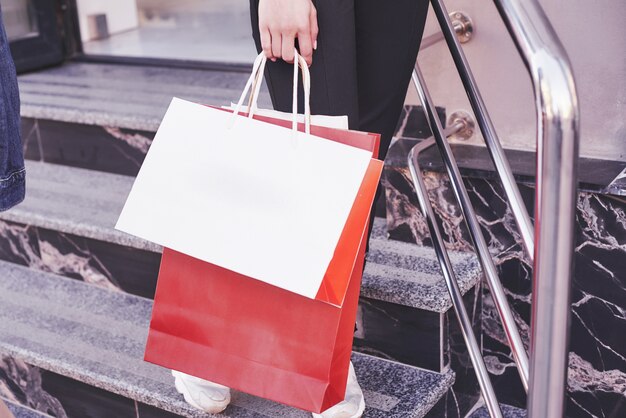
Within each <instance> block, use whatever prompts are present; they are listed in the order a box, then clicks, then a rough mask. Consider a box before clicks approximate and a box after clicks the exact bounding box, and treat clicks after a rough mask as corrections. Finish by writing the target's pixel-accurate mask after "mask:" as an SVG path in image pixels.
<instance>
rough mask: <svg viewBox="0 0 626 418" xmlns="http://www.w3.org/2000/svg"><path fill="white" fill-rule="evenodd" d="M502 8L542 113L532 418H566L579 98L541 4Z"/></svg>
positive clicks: (499, 2) (521, 1)
mask: <svg viewBox="0 0 626 418" xmlns="http://www.w3.org/2000/svg"><path fill="white" fill-rule="evenodd" d="M495 4H496V6H497V8H498V11H499V12H500V15H501V16H502V18H503V20H504V22H505V24H506V26H507V29H508V30H509V33H510V34H511V36H512V37H513V40H514V41H515V44H516V46H517V48H518V50H519V52H520V55H521V56H522V59H523V60H524V63H525V64H526V67H527V69H528V71H529V73H530V75H531V79H532V82H533V86H534V88H535V100H536V107H537V121H538V123H537V176H536V178H537V180H536V181H537V189H536V193H535V217H536V219H535V237H536V239H537V243H536V246H535V262H534V267H533V295H532V296H533V297H532V309H533V310H532V322H531V355H532V357H531V371H530V393H529V397H528V416H529V418H545V417H562V416H564V409H565V387H566V382H567V360H568V354H569V317H570V310H571V306H570V287H571V277H572V274H573V253H574V239H575V236H574V220H575V211H576V186H577V165H578V147H579V120H580V114H579V108H578V97H577V93H576V85H575V82H574V76H573V74H572V69H571V64H570V63H569V59H568V57H567V53H566V52H565V49H564V48H563V45H562V44H561V42H560V41H559V39H558V37H557V35H556V33H555V32H554V29H553V28H552V26H551V25H550V22H549V20H548V18H547V17H546V15H545V13H544V11H543V9H542V8H541V6H540V5H539V3H538V2H537V1H536V0H495Z"/></svg>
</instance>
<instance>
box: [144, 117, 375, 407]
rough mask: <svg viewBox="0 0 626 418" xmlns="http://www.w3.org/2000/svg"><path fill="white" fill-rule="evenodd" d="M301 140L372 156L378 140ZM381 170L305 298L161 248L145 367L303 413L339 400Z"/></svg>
mask: <svg viewBox="0 0 626 418" xmlns="http://www.w3.org/2000/svg"><path fill="white" fill-rule="evenodd" d="M255 118H256V119H258V120H262V121H264V122H268V123H274V124H278V125H284V126H289V125H290V124H291V122H290V121H282V120H278V119H273V118H268V117H261V116H255ZM301 128H302V127H301ZM311 133H312V134H313V135H316V136H319V137H324V138H327V139H329V140H331V141H336V142H341V143H344V144H348V145H351V146H355V147H360V148H362V149H366V150H369V151H372V152H373V154H376V153H377V149H378V142H379V137H378V135H373V134H365V133H361V132H352V131H343V130H336V129H331V128H326V127H315V126H312V127H311ZM320 169H323V168H320ZM381 170H382V162H380V161H378V160H372V161H371V162H370V165H369V167H368V169H367V172H366V174H365V177H364V178H363V182H362V184H361V187H360V189H359V192H358V195H357V197H356V200H355V201H354V204H353V207H352V210H351V211H350V215H349V217H348V221H347V222H346V224H345V226H344V229H343V232H342V234H341V237H340V239H339V243H338V244H337V247H336V249H335V253H334V256H333V258H332V261H331V262H330V265H329V266H328V269H327V271H326V274H325V276H324V279H323V281H322V285H321V286H320V288H319V291H318V294H317V296H316V297H315V299H310V298H307V297H304V296H301V295H298V294H295V293H293V292H289V291H287V290H283V289H281V288H279V287H276V286H272V285H270V284H267V283H264V282H261V281H258V280H255V279H254V278H251V277H247V276H245V275H241V274H238V273H235V272H233V271H230V270H227V269H224V268H221V267H219V266H216V265H214V264H211V263H207V262H204V261H201V260H199V259H196V258H193V257H190V256H188V255H185V254H182V253H180V252H177V251H173V250H170V249H167V248H166V249H164V251H163V258H162V262H161V269H160V272H159V279H158V285H157V292H156V296H155V301H154V308H153V312H152V321H151V324H150V332H149V336H148V342H147V345H146V353H145V359H146V360H147V361H149V362H152V363H156V364H159V365H162V366H165V367H168V368H171V369H174V370H179V371H182V372H184V373H187V374H190V375H193V376H197V377H200V378H203V379H206V380H210V381H213V382H217V383H220V384H223V385H226V386H228V387H231V388H234V389H237V390H240V391H243V392H247V393H250V394H253V395H256V396H260V397H263V398H267V399H271V400H274V401H277V402H281V403H284V404H287V405H290V406H294V407H297V408H301V409H304V410H308V411H312V412H321V411H324V410H326V409H328V408H329V407H331V406H333V405H335V404H336V403H338V402H340V401H341V400H343V398H344V394H345V388H346V381H347V376H348V366H349V361H350V354H351V351H352V339H353V332H354V323H355V320H356V311H357V304H358V298H359V290H360V284H361V276H362V273H363V263H364V256H365V247H366V243H365V241H366V239H367V236H368V234H367V232H368V231H367V226H368V218H369V213H370V208H371V205H372V202H373V199H374V196H375V193H376V188H377V186H378V181H379V178H380V174H381ZM294 280H297V277H295V278H294Z"/></svg>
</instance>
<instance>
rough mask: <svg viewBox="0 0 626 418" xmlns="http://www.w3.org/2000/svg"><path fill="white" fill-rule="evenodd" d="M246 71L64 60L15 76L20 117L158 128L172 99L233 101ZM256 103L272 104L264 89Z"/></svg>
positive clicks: (241, 87) (137, 127)
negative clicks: (36, 70)
mask: <svg viewBox="0 0 626 418" xmlns="http://www.w3.org/2000/svg"><path fill="white" fill-rule="evenodd" d="M248 77H249V73H248V72H247V71H226V70H222V71H218V70H194V69H181V68H168V67H153V66H150V67H146V66H134V65H117V64H94V63H72V62H70V63H67V64H64V65H62V66H59V67H55V68H50V69H46V70H43V71H38V72H31V73H27V74H22V75H20V76H19V77H18V83H19V87H20V96H21V101H22V107H21V114H22V117H23V118H30V119H39V120H54V121H58V122H70V123H78V124H86V125H102V126H115V127H118V128H127V129H137V130H143V131H152V132H156V130H157V128H158V126H159V124H160V122H161V118H162V117H163V115H164V114H165V111H166V110H167V106H168V105H169V103H170V101H171V99H172V97H174V96H176V97H180V98H183V99H187V100H192V101H196V102H199V103H207V104H228V103H230V102H231V101H236V100H237V99H238V98H239V96H240V94H241V92H242V90H243V87H244V85H245V83H246V81H247V79H248ZM259 104H260V105H262V106H265V107H267V106H270V100H269V95H268V93H267V90H266V89H263V90H262V92H261V96H260V97H259Z"/></svg>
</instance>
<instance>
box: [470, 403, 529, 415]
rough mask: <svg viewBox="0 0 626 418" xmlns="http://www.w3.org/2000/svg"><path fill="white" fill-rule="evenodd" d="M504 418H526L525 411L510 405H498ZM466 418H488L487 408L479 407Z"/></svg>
mask: <svg viewBox="0 0 626 418" xmlns="http://www.w3.org/2000/svg"><path fill="white" fill-rule="evenodd" d="M500 408H501V409H502V415H503V416H504V418H526V410H525V409H521V408H516V407H514V406H511V405H500ZM468 418H490V417H489V412H488V411H487V408H486V407H484V406H481V407H480V408H478V409H477V410H475V411H474V412H472V413H471V414H469V415H468Z"/></svg>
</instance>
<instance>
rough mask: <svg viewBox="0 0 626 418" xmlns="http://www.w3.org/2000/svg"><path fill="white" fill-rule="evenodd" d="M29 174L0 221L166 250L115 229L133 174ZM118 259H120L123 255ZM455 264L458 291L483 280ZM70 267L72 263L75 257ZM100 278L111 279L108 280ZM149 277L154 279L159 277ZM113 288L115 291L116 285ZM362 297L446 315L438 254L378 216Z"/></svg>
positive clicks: (469, 265)
mask: <svg viewBox="0 0 626 418" xmlns="http://www.w3.org/2000/svg"><path fill="white" fill-rule="evenodd" d="M26 170H27V177H28V181H27V193H26V200H25V201H24V202H23V203H22V204H20V205H18V206H17V207H15V208H13V209H11V210H9V211H7V212H4V213H0V219H2V220H4V221H8V222H10V223H14V224H19V225H27V226H29V227H31V228H36V229H38V230H47V231H56V232H58V233H62V234H64V235H65V236H71V237H81V238H87V239H90V240H95V241H98V242H100V243H106V244H112V245H114V246H119V247H123V248H130V249H136V250H141V251H143V252H146V253H148V254H150V253H156V254H158V253H159V252H160V251H161V248H160V247H159V246H158V245H155V244H153V243H150V242H147V241H145V240H143V239H140V238H137V237H133V236H131V235H128V234H126V233H123V232H120V231H116V230H115V229H114V225H115V222H116V220H117V217H118V215H119V213H120V212H121V209H122V207H123V205H124V202H125V200H126V197H127V195H128V193H129V191H130V188H131V186H132V183H133V178H132V177H129V176H122V175H116V174H110V173H103V172H98V171H93V170H85V169H79V168H74V167H67V166H60V165H53V164H47V163H38V162H31V161H29V162H27V165H26ZM11 228H12V225H10V224H5V226H4V233H3V234H2V235H4V237H3V238H4V239H5V240H8V241H10V242H11V241H13V244H11V245H12V246H13V247H15V246H18V245H20V243H23V241H25V240H27V239H28V238H23V239H20V238H15V237H16V235H19V234H20V233H21V232H20V231H21V230H20V228H22V227H13V230H11ZM0 232H1V231H0ZM42 235H43V234H39V235H38V237H39V240H40V241H42V240H43V241H45V242H44V243H42V242H39V243H38V244H37V245H36V246H37V247H39V251H41V250H42V247H44V249H45V248H46V247H47V246H50V245H51V244H50V242H49V240H48V241H46V239H45V238H43V239H42V238H41V237H42ZM11 245H5V247H10V246H11ZM35 250H36V249H33V248H32V246H31V249H30V250H28V249H24V250H23V251H24V252H28V251H30V252H33V251H35ZM62 253H63V250H62V249H58V251H57V252H56V253H55V256H54V257H53V256H52V255H49V256H48V257H47V258H53V259H54V260H53V261H51V262H55V263H56V266H53V267H50V268H49V269H48V271H53V272H54V271H56V272H59V273H63V274H66V272H67V271H68V269H70V267H71V266H68V265H66V264H67V263H69V262H70V261H68V260H62V258H63V254H62ZM120 256H121V257H123V254H121V255H120ZM3 258H4V259H5V260H6V259H7V257H3ZM45 258H46V257H43V256H41V257H34V259H29V260H28V261H27V262H25V263H21V264H26V265H30V266H33V267H37V266H39V267H41V263H43V264H45V261H46V260H45ZM66 258H67V257H66ZM451 260H452V262H453V264H454V268H455V270H456V273H457V277H458V278H459V282H460V285H461V289H462V290H463V292H467V291H468V290H469V289H470V288H471V287H472V286H473V285H474V284H475V283H476V282H477V281H478V280H479V278H480V268H479V265H478V262H477V261H476V259H475V258H474V256H473V255H471V254H468V253H455V252H452V253H451ZM71 262H73V263H74V264H75V263H76V260H75V258H72V260H71ZM151 262H152V264H155V263H156V264H158V257H154V259H153V260H152V261H151ZM44 269H45V268H44ZM157 269H158V265H155V266H152V269H151V270H150V271H156V270H157ZM103 280H104V281H106V278H104V279H103ZM146 280H150V279H149V278H147V279H146ZM151 280H152V281H154V282H156V276H155V277H152V279H151ZM94 281H96V282H97V280H94ZM110 286H111V287H115V286H114V284H113V283H110ZM141 296H147V295H143V294H142V295H141ZM362 296H364V297H367V298H370V299H375V300H381V301H385V302H391V303H394V304H398V305H402V306H408V307H412V308H418V309H423V310H427V311H431V312H438V313H443V312H445V311H447V310H448V309H449V308H450V306H451V302H450V298H449V295H448V292H447V289H446V287H445V283H444V281H443V278H442V277H441V274H440V271H439V265H438V263H437V260H436V257H435V254H434V251H433V250H432V249H431V248H427V247H420V246H417V245H413V244H407V243H403V242H398V241H390V240H387V238H386V236H385V221H384V219H378V218H377V219H376V222H375V227H374V230H373V234H372V239H371V241H370V253H369V255H368V262H367V264H366V268H365V274H364V278H363V286H362Z"/></svg>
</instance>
